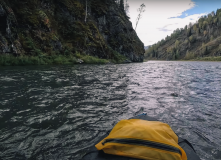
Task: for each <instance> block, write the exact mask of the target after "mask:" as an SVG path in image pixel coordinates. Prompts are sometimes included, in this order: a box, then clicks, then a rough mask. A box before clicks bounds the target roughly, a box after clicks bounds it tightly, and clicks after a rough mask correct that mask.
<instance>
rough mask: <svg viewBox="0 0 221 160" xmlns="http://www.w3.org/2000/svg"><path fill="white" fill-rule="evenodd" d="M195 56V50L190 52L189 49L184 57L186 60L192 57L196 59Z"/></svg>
mask: <svg viewBox="0 0 221 160" xmlns="http://www.w3.org/2000/svg"><path fill="white" fill-rule="evenodd" d="M194 58H195V55H194V53H193V52H189V51H188V50H187V52H186V55H185V57H184V59H185V60H190V59H194Z"/></svg>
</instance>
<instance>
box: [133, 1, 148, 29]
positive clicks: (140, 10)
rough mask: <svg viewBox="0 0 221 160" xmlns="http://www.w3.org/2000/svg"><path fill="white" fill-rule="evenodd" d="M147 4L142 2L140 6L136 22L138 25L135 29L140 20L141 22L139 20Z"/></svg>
mask: <svg viewBox="0 0 221 160" xmlns="http://www.w3.org/2000/svg"><path fill="white" fill-rule="evenodd" d="M145 7H146V6H145V4H144V3H143V4H141V5H140V8H138V10H137V11H138V12H139V14H138V16H137V22H136V27H135V31H136V28H137V24H138V22H139V20H140V19H141V16H142V13H143V12H145V9H144V8H145Z"/></svg>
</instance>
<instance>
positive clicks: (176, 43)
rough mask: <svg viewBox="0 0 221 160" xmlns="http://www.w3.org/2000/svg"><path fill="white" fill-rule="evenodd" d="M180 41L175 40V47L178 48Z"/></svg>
mask: <svg viewBox="0 0 221 160" xmlns="http://www.w3.org/2000/svg"><path fill="white" fill-rule="evenodd" d="M179 44H180V42H179V41H178V40H176V42H175V48H176V49H178V47H179Z"/></svg>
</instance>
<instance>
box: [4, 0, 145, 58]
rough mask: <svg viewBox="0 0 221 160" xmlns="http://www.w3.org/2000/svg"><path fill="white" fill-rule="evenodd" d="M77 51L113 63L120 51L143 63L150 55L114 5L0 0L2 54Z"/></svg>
mask: <svg viewBox="0 0 221 160" xmlns="http://www.w3.org/2000/svg"><path fill="white" fill-rule="evenodd" d="M86 5H87V16H86ZM85 17H86V22H85ZM76 52H80V53H83V54H88V55H92V56H97V57H99V58H108V59H112V58H114V56H115V53H116V52H118V53H120V54H121V55H124V56H125V57H127V58H128V59H129V60H131V61H133V62H141V61H143V56H144V52H145V50H144V45H143V43H142V42H141V41H140V39H139V38H138V36H137V34H136V32H135V31H134V29H133V28H132V23H131V22H130V21H129V19H128V17H127V16H126V14H125V12H124V11H122V10H121V9H120V8H119V6H118V5H117V4H116V3H115V2H114V1H111V0H87V3H86V0H32V1H30V0H13V1H10V0H0V54H2V53H10V54H12V53H13V54H15V55H22V54H25V55H36V56H37V55H41V54H45V53H46V54H48V55H53V54H75V53H76Z"/></svg>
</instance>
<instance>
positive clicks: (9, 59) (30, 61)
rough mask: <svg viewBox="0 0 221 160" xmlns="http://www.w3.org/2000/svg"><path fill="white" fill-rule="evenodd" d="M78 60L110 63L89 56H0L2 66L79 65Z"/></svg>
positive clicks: (90, 62)
mask: <svg viewBox="0 0 221 160" xmlns="http://www.w3.org/2000/svg"><path fill="white" fill-rule="evenodd" d="M78 58H80V59H82V60H83V61H84V62H85V63H88V64H105V63H108V60H106V59H99V58H97V57H93V56H89V55H81V54H79V53H76V54H75V55H52V56H48V55H44V54H42V55H39V56H26V55H22V56H18V57H15V56H13V55H0V66H20V65H22V66H24V65H47V64H48V65H49V64H77V63H78Z"/></svg>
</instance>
